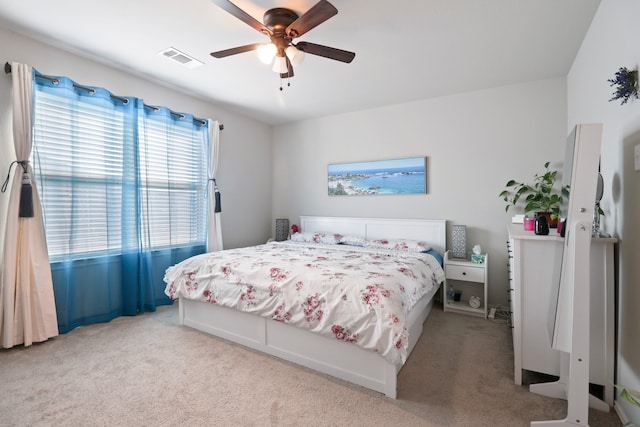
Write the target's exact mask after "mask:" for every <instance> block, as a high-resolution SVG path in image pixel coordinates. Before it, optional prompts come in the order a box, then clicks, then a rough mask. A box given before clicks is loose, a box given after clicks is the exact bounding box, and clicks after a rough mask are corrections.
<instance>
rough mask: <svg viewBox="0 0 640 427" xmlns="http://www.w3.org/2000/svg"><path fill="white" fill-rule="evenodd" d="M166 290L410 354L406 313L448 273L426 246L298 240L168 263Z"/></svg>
mask: <svg viewBox="0 0 640 427" xmlns="http://www.w3.org/2000/svg"><path fill="white" fill-rule="evenodd" d="M164 280H165V282H166V288H165V293H166V294H167V295H168V296H169V297H170V298H172V299H176V298H187V299H194V300H199V301H206V302H209V303H211V304H219V305H222V306H226V307H231V308H234V309H238V310H242V311H244V312H250V313H254V314H256V315H260V316H263V317H267V318H271V319H273V320H276V321H279V322H284V323H288V324H291V325H294V326H297V327H300V328H304V329H307V330H309V331H312V332H315V333H318V334H321V335H324V336H327V337H330V338H332V339H336V340H341V341H345V342H348V343H353V344H355V345H358V346H360V347H363V348H365V349H369V350H373V351H377V352H379V353H380V354H381V355H382V356H383V357H385V358H386V359H387V360H389V361H390V362H391V363H393V364H400V363H404V362H405V360H406V357H407V346H408V330H407V325H406V319H407V314H408V313H409V310H410V309H411V307H413V305H414V304H415V303H416V302H417V301H418V300H419V299H420V298H421V297H422V296H424V295H426V294H428V293H429V292H430V291H431V290H432V288H433V287H434V286H438V285H439V284H440V283H441V282H442V281H443V280H444V271H443V269H442V267H441V265H440V263H439V262H438V261H437V260H436V258H434V257H433V256H431V255H429V254H426V253H417V252H407V251H397V252H396V251H388V250H384V251H382V250H378V249H375V248H363V247H357V246H346V245H345V246H343V245H322V244H313V243H301V242H291V241H284V242H270V243H267V244H265V245H259V246H253V247H247V248H239V249H230V250H224V251H219V252H210V253H206V254H202V255H198V256H195V257H192V258H189V259H187V260H185V261H182V262H181V263H179V264H176V265H175V266H173V267H170V268H168V269H167V271H166V274H165V278H164Z"/></svg>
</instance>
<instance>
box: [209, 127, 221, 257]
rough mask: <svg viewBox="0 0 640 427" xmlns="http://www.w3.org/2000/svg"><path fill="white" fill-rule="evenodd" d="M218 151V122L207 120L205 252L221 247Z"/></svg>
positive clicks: (217, 249)
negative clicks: (207, 155)
mask: <svg viewBox="0 0 640 427" xmlns="http://www.w3.org/2000/svg"><path fill="white" fill-rule="evenodd" d="M219 153H220V124H219V123H218V121H217V120H209V158H208V162H207V178H208V179H209V185H208V187H207V188H208V189H207V196H208V205H207V252H214V251H221V250H222V249H223V247H222V222H221V221H222V207H221V206H220V192H219V190H218V185H217V183H216V175H217V173H218V157H219Z"/></svg>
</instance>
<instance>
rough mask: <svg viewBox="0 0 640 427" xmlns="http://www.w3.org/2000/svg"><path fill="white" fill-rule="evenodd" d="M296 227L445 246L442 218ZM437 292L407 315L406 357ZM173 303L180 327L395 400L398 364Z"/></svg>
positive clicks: (206, 307) (274, 326) (230, 312)
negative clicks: (259, 352)
mask: <svg viewBox="0 0 640 427" xmlns="http://www.w3.org/2000/svg"><path fill="white" fill-rule="evenodd" d="M300 225H301V229H302V231H305V232H320V231H321V232H331V233H340V234H343V235H352V236H353V235H355V236H361V237H365V238H368V239H379V238H399V239H401V238H404V239H416V240H425V241H428V242H429V243H430V244H431V246H432V248H433V249H435V250H437V251H439V252H440V253H441V254H444V251H445V248H446V221H445V220H413V219H374V218H346V217H319V216H302V217H300ZM438 289H439V286H435V287H434V289H433V290H432V291H431V292H430V293H429V295H426V296H425V297H423V298H422V299H421V300H420V301H419V302H418V304H416V306H415V307H414V308H413V309H412V311H411V312H410V313H409V317H408V324H409V348H408V354H410V353H411V351H412V350H413V348H414V346H415V344H416V342H417V341H418V338H420V336H421V335H422V325H423V323H424V321H425V320H426V318H427V316H428V315H429V312H430V311H431V308H432V306H433V296H434V295H435V294H436V293H437V291H438ZM179 304H180V305H179V316H180V323H181V324H183V325H186V326H190V327H192V328H194V329H197V330H200V331H203V332H207V333H209V334H212V335H215V336H218V337H221V338H224V339H227V340H230V341H233V342H235V343H238V344H242V345H244V346H247V347H250V348H253V349H256V350H259V351H262V352H264V353H267V354H270V355H273V356H277V357H279V358H282V359H285V360H288V361H290V362H294V363H297V364H299V365H302V366H305V367H307V368H311V369H314V370H316V371H319V372H322V373H325V374H329V375H332V376H334V377H337V378H340V379H343V380H346V381H349V382H352V383H355V384H358V385H360V386H363V387H366V388H369V389H371V390H375V391H378V392H381V393H384V394H385V395H386V396H388V397H390V398H392V399H395V398H396V385H397V375H398V372H400V369H401V368H402V365H393V364H392V363H390V362H389V361H387V360H386V359H385V358H384V357H382V356H380V355H379V354H378V353H376V352H373V351H370V350H365V349H363V348H361V347H358V346H356V345H353V344H349V343H345V342H342V341H337V340H334V339H330V338H327V337H324V336H321V335H318V334H315V333H312V332H309V331H307V330H304V329H300V328H297V327H295V326H291V325H288V324H285V323H282V322H277V321H275V320H271V319H267V318H264V317H260V316H256V315H253V314H247V313H244V312H241V311H238V310H235V309H232V308H228V307H223V306H219V305H215V304H210V303H207V302H202V301H193V300H187V299H184V298H180V302H179Z"/></svg>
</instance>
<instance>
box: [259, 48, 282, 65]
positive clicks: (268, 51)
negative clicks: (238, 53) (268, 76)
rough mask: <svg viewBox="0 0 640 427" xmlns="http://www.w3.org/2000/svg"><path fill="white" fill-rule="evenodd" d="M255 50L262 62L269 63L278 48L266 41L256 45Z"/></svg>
mask: <svg viewBox="0 0 640 427" xmlns="http://www.w3.org/2000/svg"><path fill="white" fill-rule="evenodd" d="M256 52H257V53H258V58H260V61H262V62H263V63H264V64H267V65H269V64H271V62H272V61H273V58H274V57H275V56H276V53H277V52H278V48H277V47H276V45H275V44H273V43H266V44H262V45H260V46H258V48H257V49H256Z"/></svg>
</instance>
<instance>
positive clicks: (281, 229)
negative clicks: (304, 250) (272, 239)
mask: <svg viewBox="0 0 640 427" xmlns="http://www.w3.org/2000/svg"><path fill="white" fill-rule="evenodd" d="M288 236H289V220H288V219H286V218H277V219H276V242H282V241H285V240H287V237H288Z"/></svg>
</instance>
